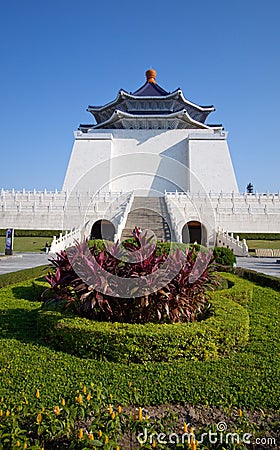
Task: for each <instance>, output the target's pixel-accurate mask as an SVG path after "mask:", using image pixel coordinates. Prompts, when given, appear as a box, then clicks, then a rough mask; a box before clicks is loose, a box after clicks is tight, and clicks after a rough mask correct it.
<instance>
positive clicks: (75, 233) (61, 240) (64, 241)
mask: <svg viewBox="0 0 280 450" xmlns="http://www.w3.org/2000/svg"><path fill="white" fill-rule="evenodd" d="M81 237H82V229H81V227H77V228H73V229H72V230H70V231H66V232H65V234H62V233H60V235H59V237H58V238H57V237H56V236H54V237H53V241H52V243H51V248H50V253H58V252H61V251H62V250H65V249H66V248H68V247H72V246H73V245H75V242H80V241H81Z"/></svg>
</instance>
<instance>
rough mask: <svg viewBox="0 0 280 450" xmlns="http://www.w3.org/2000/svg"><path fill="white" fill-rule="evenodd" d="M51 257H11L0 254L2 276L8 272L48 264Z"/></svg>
mask: <svg viewBox="0 0 280 450" xmlns="http://www.w3.org/2000/svg"><path fill="white" fill-rule="evenodd" d="M49 257H50V255H46V254H45V253H34V252H33V253H32V252H29V253H14V254H13V255H11V256H3V254H0V274H2V273H8V272H17V271H18V270H22V269H29V268H30V267H36V266H41V265H43V264H48V263H49V261H48V258H49Z"/></svg>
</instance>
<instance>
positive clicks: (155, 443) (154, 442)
mask: <svg viewBox="0 0 280 450" xmlns="http://www.w3.org/2000/svg"><path fill="white" fill-rule="evenodd" d="M156 446H157V441H156V440H155V439H153V443H152V447H153V448H156Z"/></svg>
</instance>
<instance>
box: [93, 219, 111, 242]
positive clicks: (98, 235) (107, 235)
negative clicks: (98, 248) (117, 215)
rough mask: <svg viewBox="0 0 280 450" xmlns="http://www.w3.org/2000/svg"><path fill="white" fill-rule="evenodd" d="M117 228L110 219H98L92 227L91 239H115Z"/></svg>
mask: <svg viewBox="0 0 280 450" xmlns="http://www.w3.org/2000/svg"><path fill="white" fill-rule="evenodd" d="M115 232H116V230H115V227H114V225H113V224H112V222H110V220H105V219H101V220H97V221H96V222H95V223H94V224H93V225H92V228H91V233H90V238H91V239H103V240H106V241H113V240H114V234H115Z"/></svg>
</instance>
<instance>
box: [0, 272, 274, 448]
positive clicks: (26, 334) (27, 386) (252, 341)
mask: <svg viewBox="0 0 280 450" xmlns="http://www.w3.org/2000/svg"><path fill="white" fill-rule="evenodd" d="M235 279H236V282H238V277H235ZM248 283H249V282H248ZM250 284H251V283H250ZM44 286H45V282H44V280H42V279H40V280H36V281H34V280H33V281H32V280H31V281H25V282H21V283H19V284H17V285H14V286H10V287H7V288H2V289H1V290H0V317H1V321H0V339H1V342H0V344H1V353H0V397H3V398H2V401H4V403H5V404H6V405H7V404H8V405H9V407H10V408H11V407H12V405H14V404H16V403H18V402H20V401H25V402H26V403H27V402H28V408H29V407H35V406H36V404H38V399H36V398H35V392H36V389H39V390H40V405H41V404H44V406H45V407H48V406H49V407H52V408H53V407H54V405H57V404H58V402H61V398H62V397H67V396H68V397H69V396H72V397H73V398H75V393H76V390H77V389H79V386H80V383H81V386H83V385H86V386H91V385H92V384H94V385H95V386H96V385H99V383H102V386H103V387H104V389H105V390H106V391H107V392H109V393H111V401H112V402H115V404H121V405H126V404H129V403H130V402H131V397H130V394H129V389H128V386H130V385H132V386H133V387H134V389H135V392H137V397H135V399H134V401H135V404H136V405H139V406H145V407H149V406H151V405H164V404H177V405H184V404H186V403H187V404H188V405H192V406H195V405H197V406H198V407H202V406H204V407H207V408H210V409H212V410H214V409H215V408H222V409H223V410H228V411H230V410H231V409H232V408H241V409H242V410H247V411H253V412H254V411H255V412H256V411H260V410H261V411H262V412H263V415H264V416H263V417H264V418H263V421H264V422H265V421H266V420H269V419H268V418H269V417H271V415H272V414H274V413H275V412H276V411H279V407H280V405H279V399H280V391H279V368H280V367H279V354H280V336H279V320H280V312H279V302H280V292H276V291H274V290H272V289H269V288H263V287H259V286H255V285H252V286H253V300H252V302H251V303H250V304H249V305H248V311H249V316H250V337H249V342H248V344H247V346H246V347H245V348H244V349H243V350H242V351H240V352H238V353H236V354H232V355H230V356H228V357H225V358H221V359H216V360H209V361H195V360H188V361H185V362H178V363H176V364H174V363H153V362H151V363H147V364H130V365H126V364H121V363H110V362H106V361H97V360H91V359H81V358H78V357H75V356H71V355H70V354H67V353H63V352H61V351H55V350H53V349H52V348H50V347H49V346H48V345H46V344H43V343H42V341H41V339H40V333H39V331H40V330H39V329H38V327H37V314H38V309H39V308H40V303H39V302H38V299H39V296H40V293H41V292H42V290H43V289H44ZM76 395H77V394H76ZM0 409H1V405H0ZM252 414H253V413H252ZM269 415H270V416H269ZM209 420H210V419H209ZM212 420H214V419H213V418H212ZM213 423H216V422H215V420H214V422H213ZM209 425H211V422H209ZM278 425H279V422H278ZM273 426H274V427H275V426H276V425H275V424H274V425H273ZM0 438H1V435H0ZM0 441H1V439H0ZM0 447H1V446H0ZM100 447H101V446H100ZM2 448H10V447H2ZM11 448H14V447H11ZM36 448H37V447H36ZM57 448H58V447H57ZM61 448H62V447H61ZM67 448H68V447H67ZM75 448H80V447H78V446H77V447H75ZM81 448H88V447H81ZM102 448H104V449H107V448H108V449H111V448H112V449H115V448H116V447H113V446H112V447H109V446H108V447H106V445H105V446H102ZM125 448H129V447H125ZM132 448H136V447H132ZM137 448H138V447H137ZM145 448H151V447H145ZM159 448H167V447H159ZM172 448H175V447H172ZM180 448H182V447H180ZM186 448H187V447H186ZM200 448H217V449H218V448H219V449H220V448H222V447H217V446H216V447H215V445H214V446H213V447H210V446H209V447H200V446H199V447H198V450H199V449H200ZM226 448H227V449H231V448H236V447H226ZM238 448H239V447H238ZM241 448H247V447H241ZM248 448H253V447H248ZM254 448H269V447H254ZM271 448H276V447H271Z"/></svg>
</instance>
